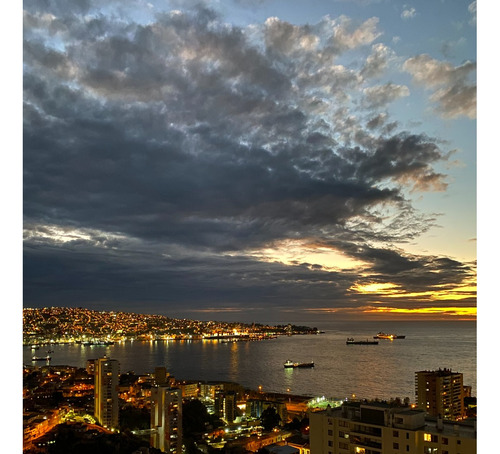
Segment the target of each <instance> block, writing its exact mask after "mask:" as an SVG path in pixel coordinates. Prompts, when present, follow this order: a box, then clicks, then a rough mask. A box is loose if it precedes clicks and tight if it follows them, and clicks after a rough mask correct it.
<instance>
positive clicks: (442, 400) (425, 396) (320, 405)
mask: <svg viewBox="0 0 500 454" xmlns="http://www.w3.org/2000/svg"><path fill="white" fill-rule="evenodd" d="M314 332H316V330H315V329H314V328H307V327H293V326H291V325H288V326H277V327H272V326H267V325H256V324H255V325H254V324H252V325H245V324H237V323H217V322H199V321H194V320H175V319H169V318H166V317H162V316H154V315H140V314H127V313H122V312H96V311H90V310H86V309H68V308H45V309H25V310H24V342H25V344H27V345H31V348H32V349H33V351H34V352H36V350H35V349H36V347H37V346H38V345H42V344H46V345H50V343H66V342H68V343H71V342H106V341H108V342H119V341H120V340H121V339H128V338H130V337H133V338H135V339H139V340H140V339H144V340H147V339H150V338H151V336H153V337H154V338H156V336H159V337H158V338H169V339H171V338H173V339H175V338H185V337H186V336H196V337H195V338H203V336H216V337H218V338H223V337H224V336H236V337H240V336H241V337H242V338H243V339H246V340H248V339H253V338H254V337H255V338H261V339H265V336H276V335H281V334H289V335H290V334H293V333H295V334H304V333H314ZM162 336H163V337H162ZM476 437H477V428H476V399H475V398H474V397H472V396H471V390H470V387H468V386H466V385H464V383H463V376H462V374H461V373H460V372H453V371H451V370H450V369H439V370H434V371H415V402H411V401H410V399H409V398H405V399H404V400H403V401H402V400H400V399H399V398H394V399H391V400H389V401H381V400H378V399H375V400H371V401H369V400H357V399H355V398H354V397H353V398H352V399H346V400H330V399H326V398H325V397H316V396H294V395H291V394H290V393H287V394H277V393H270V392H266V390H264V389H262V388H259V389H258V390H251V389H245V388H244V387H243V386H241V385H239V384H238V383H233V382H225V381H218V382H204V381H192V380H191V381H186V380H183V379H179V378H177V377H174V376H173V375H171V374H170V373H169V371H168V370H167V369H166V368H165V367H162V366H158V367H156V368H155V370H152V371H150V372H149V373H146V374H135V373H134V372H133V371H122V370H120V364H119V362H118V361H117V360H116V359H113V358H108V357H106V356H104V357H96V358H89V359H87V361H86V366H85V367H84V368H82V367H75V366H69V365H52V364H50V360H48V361H44V362H42V363H37V362H35V361H34V362H33V363H31V364H26V365H24V366H23V452H24V453H25V454H46V453H47V454H58V453H68V452H71V453H76V454H79V453H88V452H93V453H118V454H122V453H123V454H125V453H127V454H156V453H161V452H167V453H172V454H182V453H186V454H218V453H221V454H222V453H223V454H233V453H234V454H246V453H255V452H257V453H260V454H267V453H273V454H296V453H299V454H311V453H312V454H323V453H324V454H331V453H339V454H347V453H361V454H374V453H379V454H381V453H390V454H392V453H393V454H396V453H403V452H410V453H415V454H416V453H419V454H421V453H422V452H423V453H429V454H459V453H460V454H468V453H475V452H476Z"/></svg>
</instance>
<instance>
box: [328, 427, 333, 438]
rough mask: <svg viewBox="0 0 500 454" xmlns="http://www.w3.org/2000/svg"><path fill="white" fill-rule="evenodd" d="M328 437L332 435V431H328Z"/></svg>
mask: <svg viewBox="0 0 500 454" xmlns="http://www.w3.org/2000/svg"><path fill="white" fill-rule="evenodd" d="M328 435H329V436H330V437H331V436H332V435H333V430H331V429H329V430H328Z"/></svg>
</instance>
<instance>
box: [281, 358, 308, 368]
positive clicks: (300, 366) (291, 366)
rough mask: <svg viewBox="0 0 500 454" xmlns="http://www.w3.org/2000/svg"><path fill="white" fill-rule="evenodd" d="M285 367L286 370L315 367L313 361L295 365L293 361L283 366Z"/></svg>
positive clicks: (288, 361)
mask: <svg viewBox="0 0 500 454" xmlns="http://www.w3.org/2000/svg"><path fill="white" fill-rule="evenodd" d="M283 367H284V368H285V369H291V368H293V369H295V368H306V367H314V362H313V361H311V362H310V363H294V362H293V361H290V360H287V362H286V363H285V364H283Z"/></svg>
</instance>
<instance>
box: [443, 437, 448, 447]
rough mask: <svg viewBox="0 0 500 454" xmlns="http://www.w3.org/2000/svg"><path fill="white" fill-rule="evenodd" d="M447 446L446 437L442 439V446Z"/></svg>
mask: <svg viewBox="0 0 500 454" xmlns="http://www.w3.org/2000/svg"><path fill="white" fill-rule="evenodd" d="M447 444H448V439H447V438H446V437H443V445H447Z"/></svg>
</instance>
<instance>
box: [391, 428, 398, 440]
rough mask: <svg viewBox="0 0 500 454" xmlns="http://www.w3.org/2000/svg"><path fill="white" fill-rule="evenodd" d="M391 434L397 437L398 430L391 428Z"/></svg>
mask: <svg viewBox="0 0 500 454" xmlns="http://www.w3.org/2000/svg"><path fill="white" fill-rule="evenodd" d="M392 436H393V437H394V438H398V437H399V431H398V430H393V431H392Z"/></svg>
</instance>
